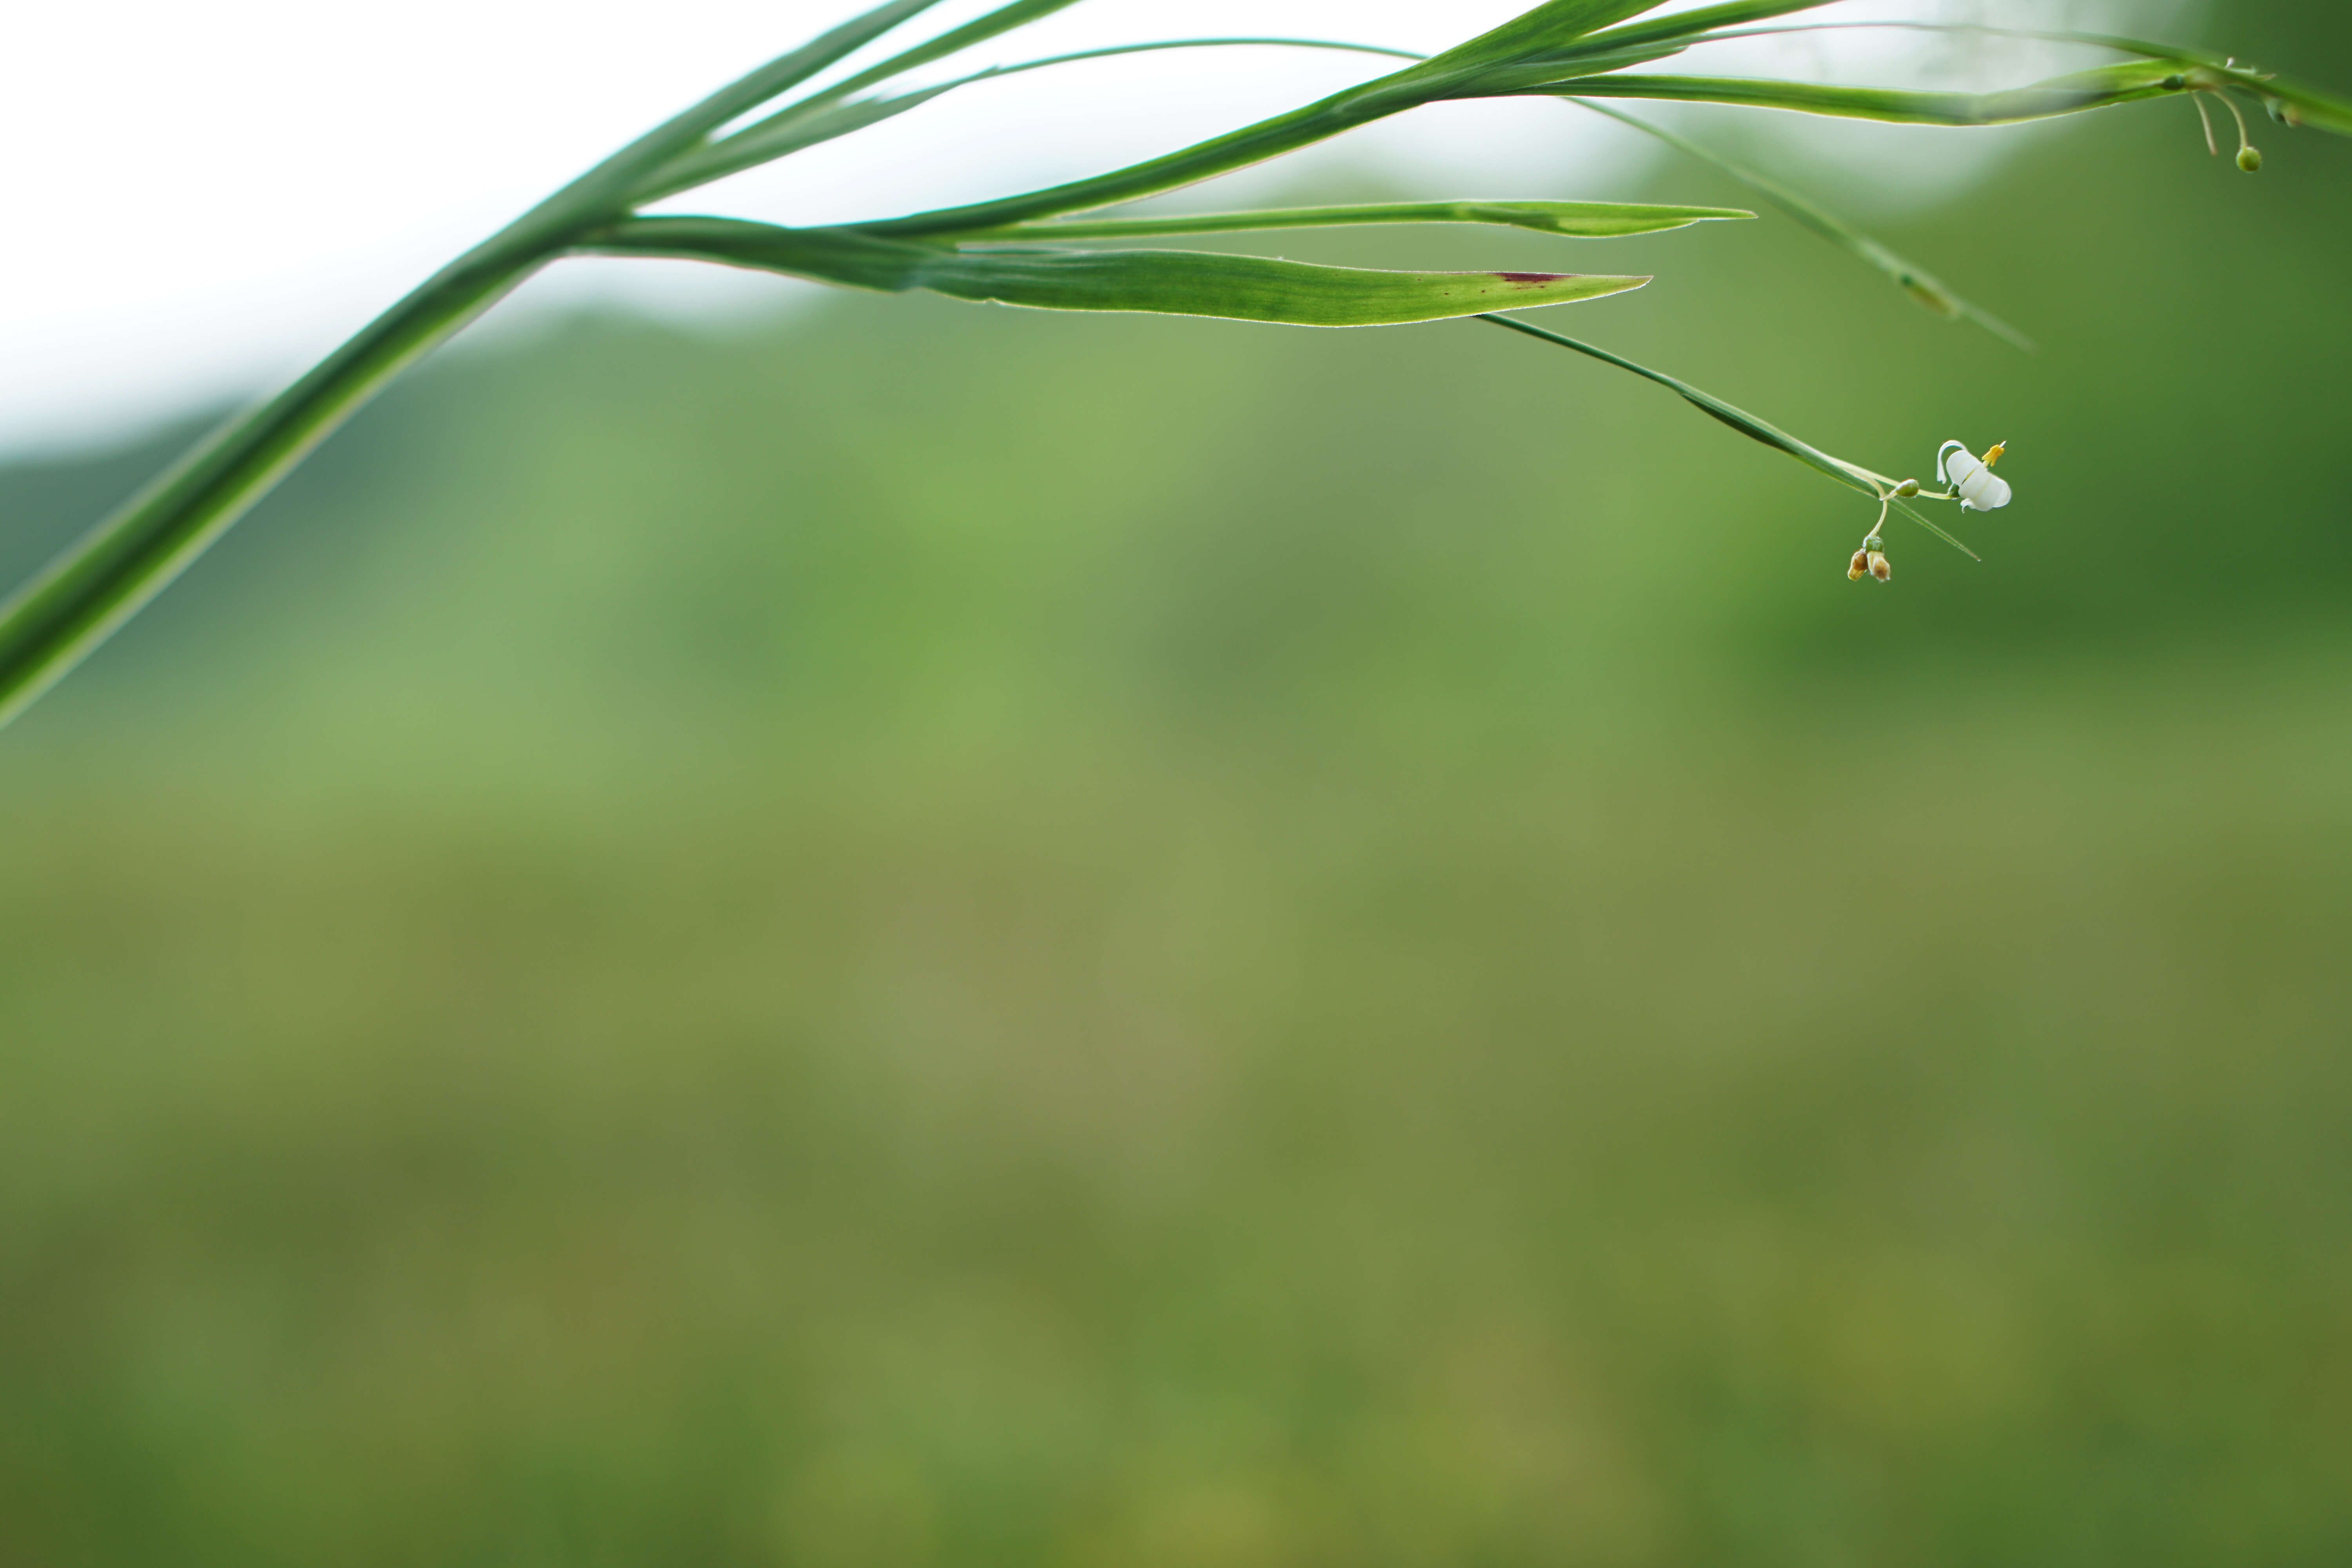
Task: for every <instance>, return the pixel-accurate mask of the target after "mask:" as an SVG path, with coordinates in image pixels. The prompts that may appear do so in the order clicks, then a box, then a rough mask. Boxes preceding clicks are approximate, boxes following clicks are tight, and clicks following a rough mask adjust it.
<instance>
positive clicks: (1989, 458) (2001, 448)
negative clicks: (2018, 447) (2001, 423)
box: [1985, 441, 2009, 468]
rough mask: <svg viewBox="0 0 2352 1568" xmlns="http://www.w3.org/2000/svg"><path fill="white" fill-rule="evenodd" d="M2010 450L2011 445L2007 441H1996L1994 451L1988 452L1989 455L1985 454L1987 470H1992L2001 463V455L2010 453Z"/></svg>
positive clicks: (1993, 446) (1993, 445)
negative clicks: (1996, 464)
mask: <svg viewBox="0 0 2352 1568" xmlns="http://www.w3.org/2000/svg"><path fill="white" fill-rule="evenodd" d="M2008 450H2009V443H2008V442H2006V441H1995V442H1994V443H1993V444H1992V450H1991V451H1990V452H1987V453H1986V454H1985V467H1986V468H1991V467H1992V466H1993V465H1994V464H1995V463H1998V462H2000V455H2001V454H2002V453H2003V452H2006V451H2008Z"/></svg>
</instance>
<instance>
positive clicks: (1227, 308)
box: [578, 217, 1649, 327]
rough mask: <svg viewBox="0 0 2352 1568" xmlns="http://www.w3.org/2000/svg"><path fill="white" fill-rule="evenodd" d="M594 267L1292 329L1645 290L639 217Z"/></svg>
mask: <svg viewBox="0 0 2352 1568" xmlns="http://www.w3.org/2000/svg"><path fill="white" fill-rule="evenodd" d="M578 248H579V249H580V250H581V251H583V252H584V253H587V254H593V255H607V256H611V255H632V256H667V257H679V258H688V259H693V260H700V261H717V262H722V263H725V264H728V265H730V266H735V267H748V268H757V269H760V270H762V271H770V272H783V273H789V274H791V275H793V276H795V277H801V278H814V279H820V280H822V281H824V282H828V283H840V284H845V285H848V286H850V287H852V288H861V289H881V290H886V291H890V292H899V291H904V290H906V289H929V290H931V291H932V292H934V293H939V294H946V295H950V296H952V297H953V298H956V299H959V300H992V301H995V302H997V303H1000V304H1006V305H1026V306H1030V307H1032V308H1034V309H1038V310H1139V311H1150V312H1154V313H1159V314H1168V315H1181V316H1222V317H1225V318H1228V319H1231V320H1234V321H1276V322H1282V323H1285V324H1287V325H1292V326H1309V327H1369V326H1385V325H1392V324H1395V323H1399V322H1404V321H1440V320H1444V319H1445V318H1448V317H1454V316H1473V315H1479V314H1482V313H1485V312H1487V311H1491V310H1524V309H1527V308H1528V307H1531V306H1537V305H1559V304H1567V303H1570V302H1571V301H1575V300H1591V299H1598V298H1599V297H1601V295H1604V294H1616V293H1622V291H1624V290H1625V289H1638V288H1640V287H1642V286H1643V284H1645V283H1647V282H1648V281H1649V279H1647V278H1639V277H1600V276H1588V275H1583V274H1578V273H1558V272H1381V271H1372V270H1368V269H1366V268H1354V267H1318V266H1310V265H1308V264H1307V263H1306V262H1300V261H1282V260H1276V259H1275V258H1269V257H1259V256H1224V255H1217V254H1212V253H1203V252H1198V251H1188V250H1103V251H1086V250H1075V251H1073V250H1013V249H1007V250H980V251H958V250H953V249H950V248H947V247H938V246H928V245H910V244H908V243H905V242H903V241H897V240H890V239H886V238H879V237H875V236H873V235H870V234H864V233H860V232H857V231H856V230H848V229H790V228H779V227H777V226H773V225H771V224H758V223H744V222H740V221H738V220H735V219H731V218H701V217H680V218H639V219H635V220H633V221H631V222H628V223H625V224H620V225H616V226H614V227H613V228H611V229H609V230H605V231H604V232H602V233H599V234H596V235H593V236H591V237H589V238H588V239H587V240H586V241H584V242H583V244H582V245H581V246H579V247H578Z"/></svg>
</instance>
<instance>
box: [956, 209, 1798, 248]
mask: <svg viewBox="0 0 2352 1568" xmlns="http://www.w3.org/2000/svg"><path fill="white" fill-rule="evenodd" d="M1754 216H1756V215H1755V214H1754V213H1751V212H1746V211H1743V210H1741V209H1740V208H1738V207H1677V206H1654V205H1646V204H1643V203H1640V202H1483V201H1461V202H1383V203H1375V204H1372V205H1360V206H1333V207H1280V208H1273V209H1269V210H1266V211H1264V212H1238V213H1167V214H1162V215H1160V216H1151V217H1114V218H1063V219H1057V220H1055V221H1054V222H1051V223H1029V224H1014V225H1012V226H1009V227H1005V228H1001V229H991V230H988V231H986V232H984V233H980V234H971V235H966V236H963V238H965V239H1018V240H1041V241H1055V240H1064V239H1131V238H1142V237H1149V236H1154V235H1171V234H1240V233H1245V232H1249V231H1252V230H1264V229H1276V228H1337V227H1340V226H1349V225H1355V224H1398V223H1489V224H1507V225H1509V226H1513V227H1515V228H1531V229H1535V230H1537V231H1538V232H1540V233H1543V234H1558V235H1567V236H1570V237H1574V238H1579V239H1612V238H1616V237H1620V236H1623V235H1633V234H1657V233H1660V232H1663V231H1664V230H1667V229H1675V228H1685V227H1687V226H1690V225H1692V224H1695V223H1706V222H1709V221H1712V220H1716V219H1721V218H1752V217H1754Z"/></svg>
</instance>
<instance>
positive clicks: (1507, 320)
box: [1478, 315, 1984, 562]
mask: <svg viewBox="0 0 2352 1568" xmlns="http://www.w3.org/2000/svg"><path fill="white" fill-rule="evenodd" d="M1478 320H1480V321H1492V322H1494V323H1495V324H1496V326H1498V327H1508V328H1510V329H1511V331H1515V332H1525V333H1526V334H1527V335H1528V336H1529V337H1531V338H1541V339H1542V340H1543V341H1544V342H1548V343H1557V344H1559V346H1560V347H1561V348H1564V349H1574V350H1575V351H1576V352H1577V353H1580V354H1589V355H1591V357H1592V358H1594V359H1597V360H1599V361H1601V363H1604V364H1613V365H1615V366H1616V367H1617V368H1618V369H1620V370H1630V371H1632V372H1633V374H1635V375H1638V376H1641V377H1643V378H1644V379H1645V380H1649V381H1654V382H1656V383H1657V384H1659V385H1660V386H1663V387H1665V388H1666V389H1667V390H1669V391H1671V392H1673V393H1675V395H1678V396H1680V397H1682V398H1684V399H1685V400H1686V401H1687V402H1689V403H1690V405H1692V406H1693V407H1695V408H1696V409H1697V410H1698V411H1699V412H1700V413H1702V414H1705V415H1706V416H1708V417H1709V418H1712V419H1718V420H1721V421H1722V422H1723V423H1724V424H1726V425H1728V426H1731V427H1732V428H1733V429H1734V430H1737V431H1738V432H1739V433H1740V434H1741V435H1743V436H1745V437H1748V439H1750V440H1752V441H1759V442H1761V443H1763V444H1764V445H1765V446H1767V447H1771V448H1773V449H1774V450H1775V451H1780V452H1785V453H1787V454H1788V455H1789V456H1790V457H1791V458H1796V459H1797V460H1798V461H1799V462H1801V463H1802V464H1804V465H1805V466H1806V467H1807V468H1817V469H1819V470H1820V471H1821V472H1822V473H1824V474H1827V475H1828V476H1829V477H1830V478H1832V479H1835V480H1837V481H1838V483H1840V484H1842V485H1845V486H1847V487H1848V488H1850V489H1857V490H1860V491H1862V493H1863V494H1864V495H1866V496H1869V497H1870V498H1871V499H1872V500H1879V499H1880V492H1879V489H1877V487H1876V486H1874V485H1873V484H1872V483H1871V482H1870V479H1873V478H1875V477H1876V476H1874V475H1866V474H1865V471H1864V470H1863V469H1860V468H1855V467H1854V466H1853V464H1851V463H1847V462H1843V461H1842V460H1840V459H1838V458H1832V457H1831V456H1830V455H1829V454H1828V453H1827V452H1824V451H1822V450H1821V449H1820V448H1819V447H1813V446H1811V445H1808V444H1807V443H1805V442H1803V441H1801V440H1799V439H1798V438H1797V437H1794V436H1791V435H1790V434H1789V433H1788V432H1787V431H1786V430H1783V429H1781V428H1780V426H1777V425H1775V424H1772V423H1771V422H1770V421H1769V420H1765V419H1759V418H1758V417H1757V416H1755V415H1753V414H1750V413H1748V411H1747V410H1746V409H1744V408H1740V407H1738V406H1736V405H1732V404H1729V403H1726V402H1725V401H1724V400H1723V399H1722V398H1720V397H1717V396H1716V395H1714V394H1713V393H1711V392H1702V391H1701V390H1699V389H1698V388H1697V387H1696V386H1693V385H1692V384H1690V383H1688V382H1686V381H1684V380H1682V379H1681V378H1679V377H1677V376H1671V375H1668V374H1666V373H1665V372H1664V371H1662V370H1652V369H1651V368H1650V367H1649V366H1648V365H1645V364H1642V363H1638V362H1637V361H1634V360H1630V359H1627V358H1625V357H1624V356H1623V355H1622V354H1613V353H1610V352H1609V351H1608V350H1607V349H1603V348H1596V347H1594V346H1593V345H1592V344H1591V343H1588V342H1580V341H1578V340H1577V339H1575V338H1571V337H1566V336H1563V335H1562V334H1560V333H1559V332H1554V331H1546V330H1545V329H1543V328H1541V327H1538V326H1537V325H1535V324H1534V323H1533V322H1530V321H1517V320H1515V319H1514V318H1512V317H1509V316H1494V315H1482V316H1480V317H1479V318H1478ZM1887 499H1888V500H1892V501H1893V504H1894V505H1895V506H1896V507H1897V508H1899V509H1900V510H1902V511H1903V512H1904V513H1905V515H1906V516H1908V517H1909V518H1910V519H1911V521H1914V522H1916V523H1917V524H1918V525H1919V526H1920V527H1922V528H1924V529H1926V530H1927V531H1928V532H1930V533H1932V534H1934V535H1935V536H1936V537H1937V538H1938V539H1940V540H1942V541H1943V542H1945V543H1947V544H1948V545H1950V546H1951V547H1952V548H1953V549H1955V550H1957V551H1958V552H1960V553H1961V554H1963V555H1965V556H1967V557H1968V558H1969V560H1971V561H1978V562H1981V561H1982V560H1983V559H1984V558H1983V557H1982V556H1980V555H1979V554H1978V553H1977V552H1975V551H1973V550H1970V549H1969V547H1968V546H1967V545H1965V544H1962V543H1961V542H1959V541H1958V540H1957V539H1955V538H1953V537H1952V536H1951V535H1950V534H1948V533H1947V532H1945V531H1943V530H1942V529H1940V528H1938V527H1937V526H1936V525H1935V524H1934V523H1932V522H1930V521H1927V519H1926V518H1925V517H1922V516H1921V515H1920V514H1919V513H1918V512H1917V511H1916V510H1913V509H1911V508H1910V507H1908V506H1906V505H1904V503H1903V501H1902V500H1900V499H1899V498H1894V497H1889V498H1887Z"/></svg>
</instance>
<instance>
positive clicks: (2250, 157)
mask: <svg viewBox="0 0 2352 1568" xmlns="http://www.w3.org/2000/svg"><path fill="white" fill-rule="evenodd" d="M2262 166H2263V150H2262V149H2261V148H2259V147H2241V148H2239V149H2238V167H2240V168H2241V169H2243V170H2244V171H2245V172H2246V173H2248V174H2252V173H2253V172H2254V171H2255V170H2257V169H2259V168H2261V167H2262Z"/></svg>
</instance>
